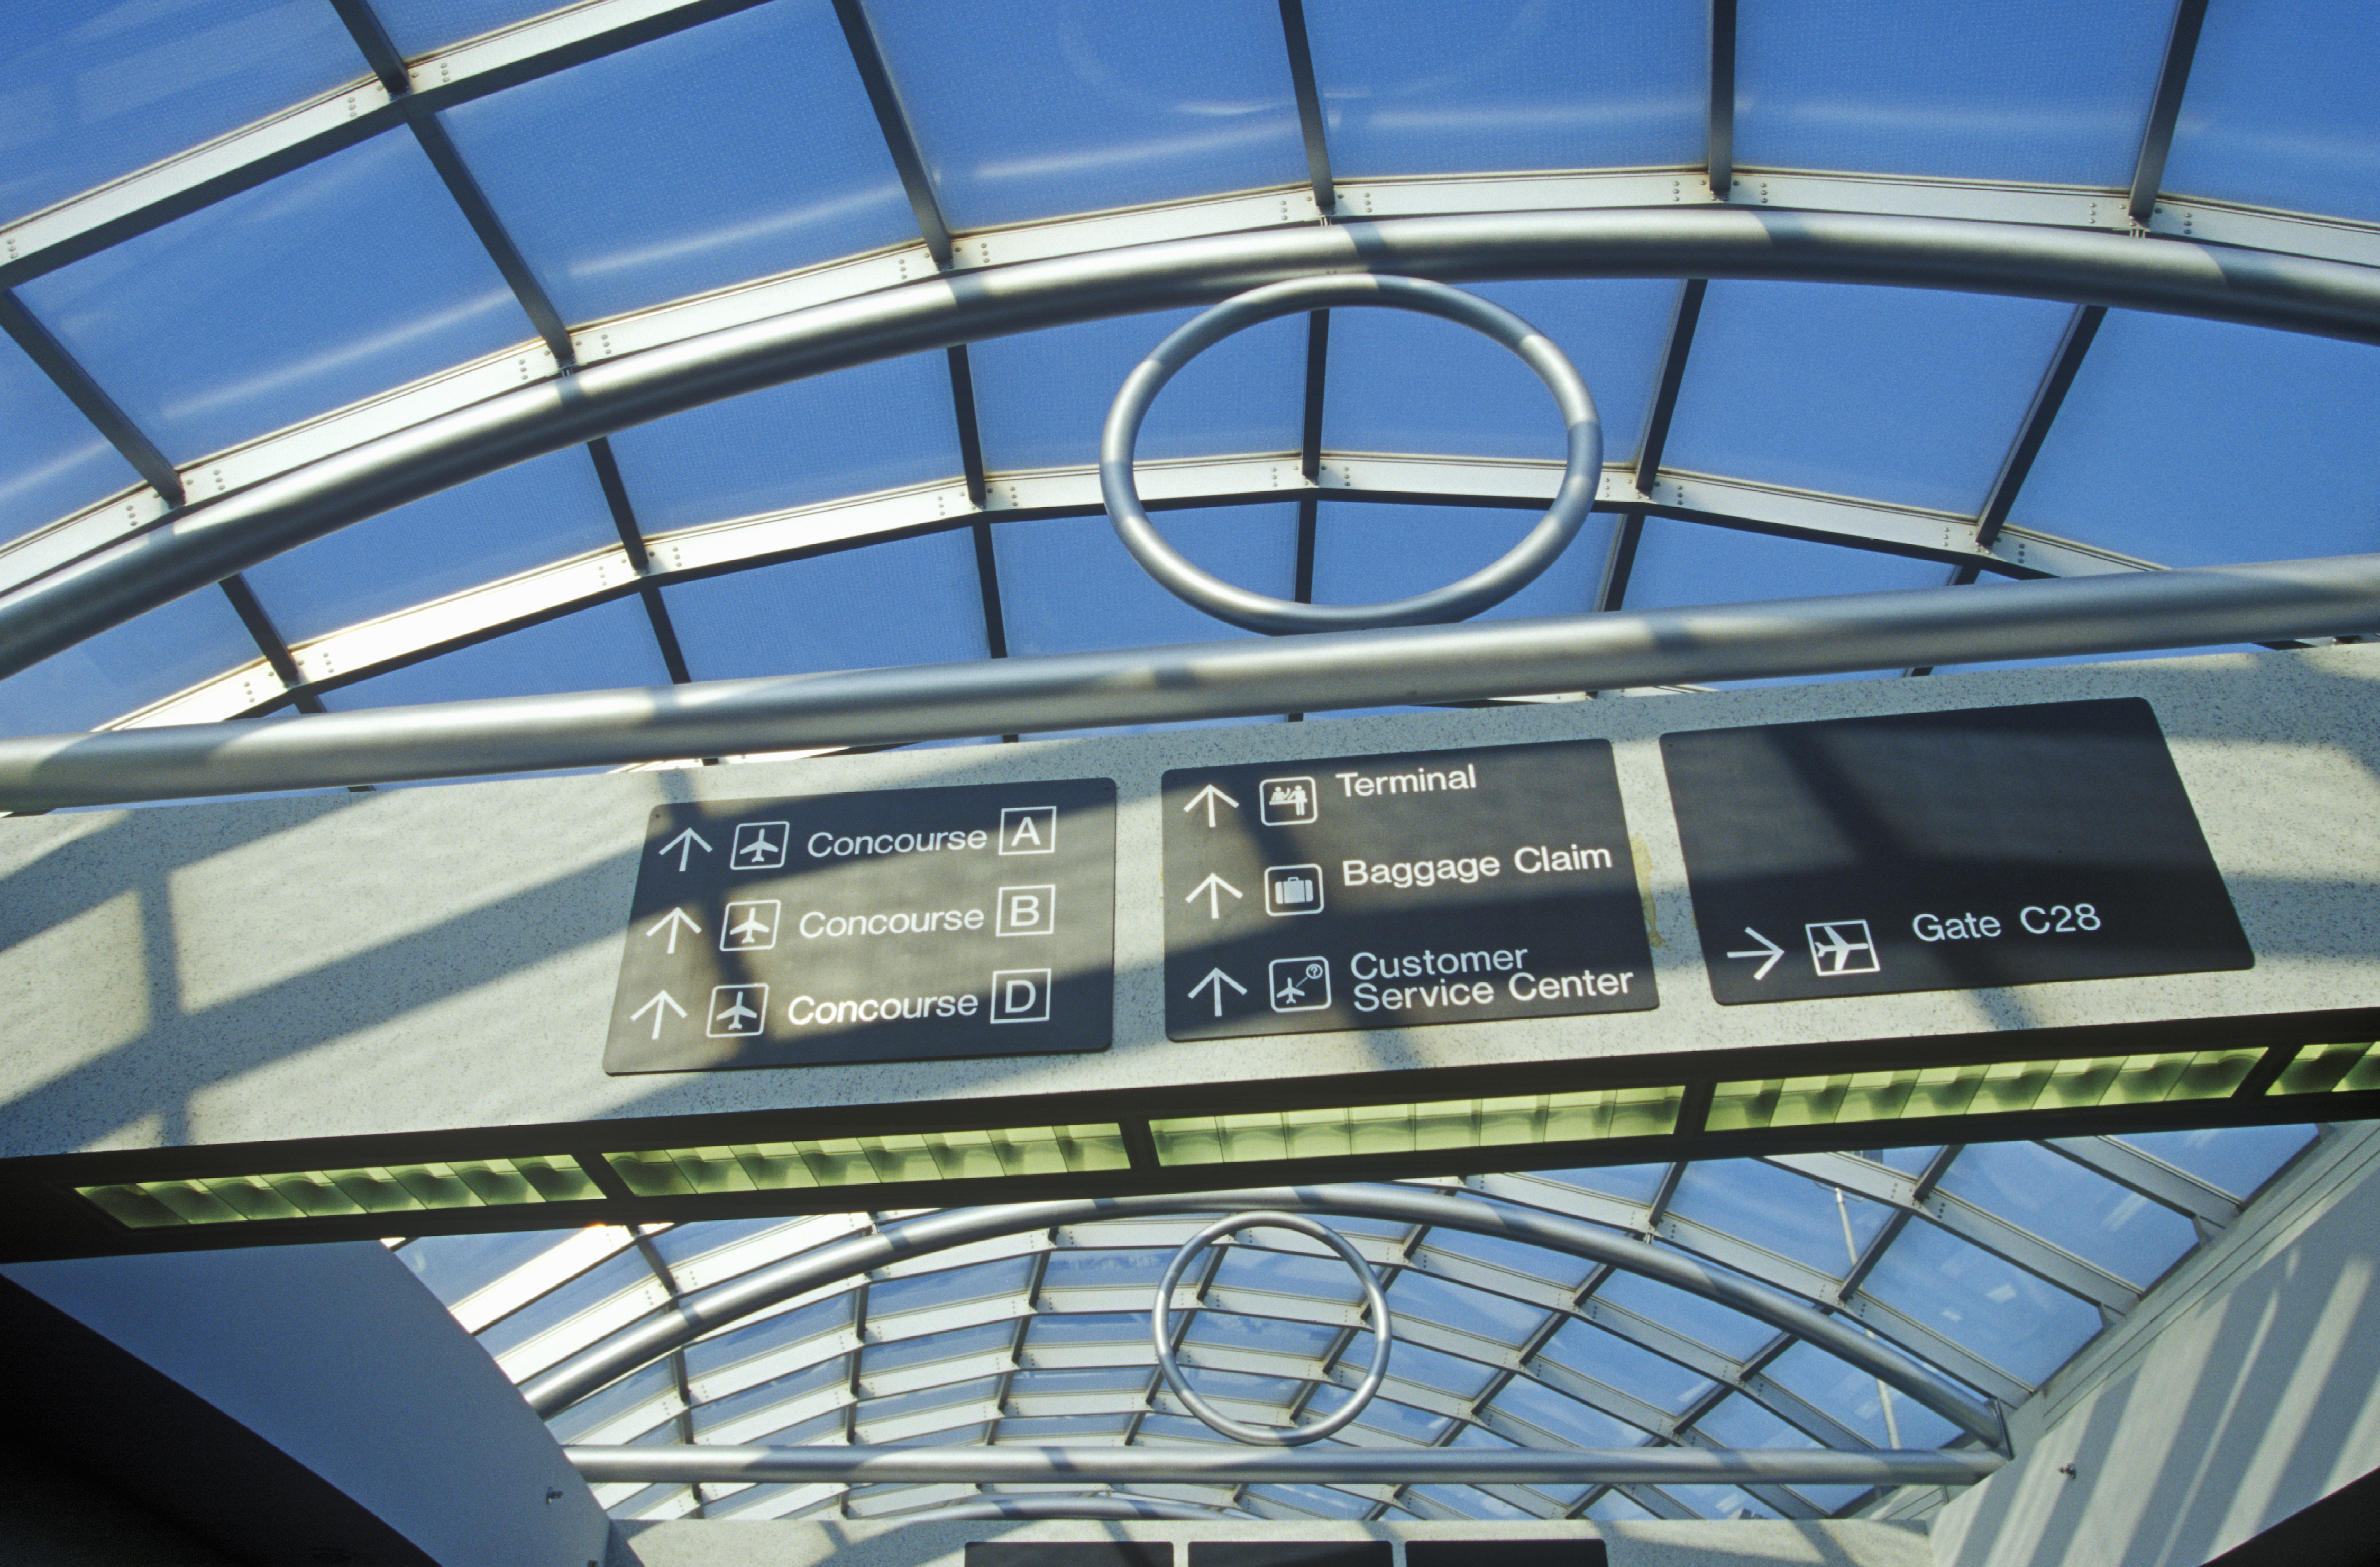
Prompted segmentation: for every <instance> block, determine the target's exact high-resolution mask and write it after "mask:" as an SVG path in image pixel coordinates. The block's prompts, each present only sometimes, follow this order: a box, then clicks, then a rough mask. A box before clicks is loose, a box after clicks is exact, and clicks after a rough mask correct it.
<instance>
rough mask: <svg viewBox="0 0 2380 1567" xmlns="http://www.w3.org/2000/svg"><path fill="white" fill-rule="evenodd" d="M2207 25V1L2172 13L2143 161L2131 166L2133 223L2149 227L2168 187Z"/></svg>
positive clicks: (2191, 1)
mask: <svg viewBox="0 0 2380 1567" xmlns="http://www.w3.org/2000/svg"><path fill="white" fill-rule="evenodd" d="M2205 21H2206V0H2180V3H2179V4H2178V5H2176V6H2174V10H2173V31H2172V32H2171V33H2170V34H2169V35H2168V37H2167V39H2166V45H2165V63H2164V65H2163V66H2162V67H2160V68H2159V69H2158V71H2157V84H2156V95H2155V97H2154V98H2152V99H2151V100H2150V101H2149V123H2148V125H2147V127H2146V128H2145V129H2143V132H2142V134H2141V152H2140V157H2139V159H2138V160H2137V161H2135V162H2134V164H2132V190H2131V200H2130V201H2128V202H2127V203H2126V204H2125V210H2126V211H2127V212H2129V213H2131V219H2132V222H2134V223H2135V224H2138V225H2141V226H2142V227H2143V228H2146V227H2147V226H2148V222H2149V214H2150V213H2153V212H2155V210H2156V198H2157V188H2158V187H2160V186H2161V185H2163V184H2164V183H2165V160H2166V155H2167V154H2168V152H2171V151H2172V150H2173V128H2174V122H2175V121H2177V120H2179V119H2180V117H2181V98H2182V94H2183V92H2184V91H2187V90H2188V89H2189V86H2190V66H2191V61H2192V59H2193V58H2195V57H2196V55H2197V54H2198V33H2199V30H2200V28H2201V27H2202V26H2204V23H2205Z"/></svg>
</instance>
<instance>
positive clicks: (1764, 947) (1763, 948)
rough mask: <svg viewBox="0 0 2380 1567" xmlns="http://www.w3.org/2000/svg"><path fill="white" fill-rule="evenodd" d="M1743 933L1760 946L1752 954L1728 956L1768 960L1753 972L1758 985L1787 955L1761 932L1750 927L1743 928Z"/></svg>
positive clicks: (1744, 953)
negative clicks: (1779, 960)
mask: <svg viewBox="0 0 2380 1567" xmlns="http://www.w3.org/2000/svg"><path fill="white" fill-rule="evenodd" d="M1743 933H1744V934H1745V935H1747V936H1749V937H1751V938H1752V939H1753V940H1754V941H1757V942H1759V943H1760V945H1758V946H1756V947H1755V948H1753V949H1752V950H1751V951H1750V952H1743V953H1730V954H1727V955H1728V956H1730V957H1758V958H1766V959H1767V960H1768V961H1767V962H1766V963H1764V964H1762V965H1761V966H1759V967H1758V968H1755V969H1754V970H1753V971H1752V978H1753V980H1754V982H1755V983H1757V982H1759V981H1760V980H1763V979H1766V978H1768V971H1769V970H1770V969H1772V968H1774V967H1776V966H1777V960H1778V959H1779V958H1780V957H1783V956H1784V955H1785V949H1784V948H1783V947H1780V946H1779V945H1778V944H1777V943H1776V942H1774V941H1770V940H1769V939H1768V938H1767V937H1766V936H1764V935H1762V934H1761V933H1760V932H1759V931H1757V930H1755V929H1753V928H1752V927H1751V926H1749V925H1747V926H1745V927H1744V928H1743Z"/></svg>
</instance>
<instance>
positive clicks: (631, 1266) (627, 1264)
mask: <svg viewBox="0 0 2380 1567" xmlns="http://www.w3.org/2000/svg"><path fill="white" fill-rule="evenodd" d="M649 1282H653V1271H652V1269H650V1268H648V1267H646V1266H645V1259H644V1257H642V1256H641V1255H640V1254H639V1253H638V1252H637V1250H636V1248H635V1247H633V1246H632V1247H630V1248H629V1249H628V1250H626V1251H624V1252H620V1253H617V1254H615V1255H614V1256H613V1257H610V1258H608V1259H607V1260H605V1261H603V1262H600V1263H598V1264H596V1265H595V1266H594V1267H592V1268H590V1269H588V1270H587V1271H586V1272H584V1273H581V1274H580V1275H578V1277H577V1278H576V1279H573V1280H571V1281H570V1282H568V1283H566V1284H564V1285H561V1286H560V1287H558V1288H556V1289H553V1290H552V1291H549V1292H548V1293H547V1294H544V1295H542V1296H540V1298H538V1299H537V1300H534V1301H531V1302H530V1303H529V1304H528V1305H527V1306H523V1307H521V1309H519V1310H518V1311H516V1312H514V1313H513V1314H512V1315H511V1316H510V1317H507V1318H504V1320H503V1321H501V1322H497V1323H494V1324H492V1326H490V1327H488V1328H485V1329H483V1330H480V1347H481V1348H482V1349H485V1350H486V1351H487V1352H488V1353H489V1354H496V1355H501V1354H509V1353H510V1352H512V1351H513V1350H516V1349H518V1348H519V1347H520V1346H521V1345H523V1344H525V1343H527V1342H528V1341H529V1340H531V1339H533V1338H535V1337H537V1336H538V1335H539V1334H540V1333H542V1332H544V1331H545V1330H547V1329H549V1328H554V1327H559V1326H560V1325H561V1324H563V1323H565V1322H567V1321H569V1320H570V1319H571V1318H573V1317H576V1316H577V1315H578V1314H579V1313H580V1312H582V1311H584V1310H586V1309H587V1308H588V1307H589V1306H600V1305H601V1304H602V1303H603V1302H605V1301H607V1300H610V1299H611V1298H612V1297H613V1295H616V1294H621V1293H623V1292H624V1291H626V1290H631V1289H634V1288H636V1286H637V1285H638V1284H643V1283H649ZM656 1287H657V1288H658V1285H656Z"/></svg>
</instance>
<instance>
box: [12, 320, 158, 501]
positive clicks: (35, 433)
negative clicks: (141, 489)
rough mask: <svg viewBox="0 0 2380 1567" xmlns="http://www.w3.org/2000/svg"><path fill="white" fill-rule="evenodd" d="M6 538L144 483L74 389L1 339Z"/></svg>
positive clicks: (14, 346)
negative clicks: (71, 396) (85, 412)
mask: <svg viewBox="0 0 2380 1567" xmlns="http://www.w3.org/2000/svg"><path fill="white" fill-rule="evenodd" d="M0 427H5V428H6V430H7V431H8V436H7V440H6V443H5V444H0V543H5V542H6V541H9V540H11V539H15V538H18V536H20V535H22V534H27V533H30V532H31V531H32V530H33V529H34V528H39V527H41V526H42V525H43V524H44V523H51V522H55V521H56V520H57V519H58V518H60V517H62V516H67V515H68V514H70V513H73V512H79V511H80V510H81V509H82V508H83V507H85V506H87V505H90V504H91V503H92V502H94V501H99V500H103V499H105V498H106V497H107V496H109V495H112V494H114V493H115V492H117V491H119V490H121V489H123V488H125V487H126V486H127V485H129V484H134V483H137V482H139V475H137V474H135V473H134V472H133V471H132V465H131V464H130V463H128V462H126V461H125V460H124V459H123V458H122V457H119V456H116V455H115V447H113V446H111V445H109V444H108V443H107V440H106V438H105V437H104V436H103V435H101V434H100V432H99V431H96V430H93V429H92V428H91V425H90V423H89V422H88V421H87V420H86V419H84V418H83V417H82V415H81V414H79V413H78V412H77V411H76V410H75V406H74V405H73V404H72V403H69V402H67V395H66V394H65V393H63V392H61V391H59V390H58V389H57V388H56V387H55V386H54V385H52V384H51V383H50V378H49V377H48V376H46V375H43V374H42V372H41V371H40V370H37V369H36V368H34V365H33V361H32V360H30V359H29V358H26V357H25V356H24V353H23V351H22V350H20V349H19V348H18V346H17V345H16V344H15V343H14V342H13V341H11V340H9V339H7V338H5V337H0Z"/></svg>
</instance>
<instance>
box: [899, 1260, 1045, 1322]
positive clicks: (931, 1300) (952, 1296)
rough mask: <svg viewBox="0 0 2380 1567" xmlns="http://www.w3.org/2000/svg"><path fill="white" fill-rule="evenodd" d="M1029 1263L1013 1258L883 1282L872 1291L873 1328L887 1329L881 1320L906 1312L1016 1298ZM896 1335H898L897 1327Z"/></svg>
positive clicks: (1022, 1284) (1023, 1282) (1022, 1285)
mask: <svg viewBox="0 0 2380 1567" xmlns="http://www.w3.org/2000/svg"><path fill="white" fill-rule="evenodd" d="M1025 1275H1026V1259H1025V1258H1023V1257H1010V1258H1006V1259H1003V1260H1002V1261H999V1262H978V1263H976V1264H974V1265H972V1266H971V1267H966V1268H946V1269H941V1270H939V1271H937V1272H932V1273H917V1274H912V1275H911V1276H910V1277H908V1278H905V1279H882V1280H879V1281H878V1282H876V1283H874V1284H872V1285H870V1286H869V1287H868V1323H869V1326H870V1327H871V1328H879V1327H883V1326H884V1324H882V1323H881V1322H880V1321H879V1320H878V1319H879V1318H886V1317H893V1316H897V1315H898V1314H900V1313H902V1312H905V1311H922V1310H924V1309H926V1308H927V1307H929V1306H949V1305H951V1304H953V1302H957V1301H970V1300H989V1299H990V1298H991V1297H993V1296H995V1295H1005V1294H1014V1293H1015V1292H1016V1291H1018V1290H1019V1289H1021V1288H1023V1287H1024V1284H1025ZM890 1330H892V1331H898V1330H899V1329H898V1326H897V1324H896V1325H894V1326H893V1327H892V1329H890Z"/></svg>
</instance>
